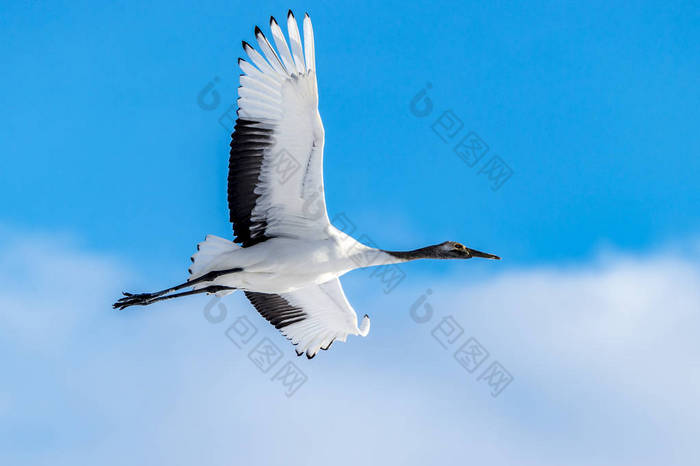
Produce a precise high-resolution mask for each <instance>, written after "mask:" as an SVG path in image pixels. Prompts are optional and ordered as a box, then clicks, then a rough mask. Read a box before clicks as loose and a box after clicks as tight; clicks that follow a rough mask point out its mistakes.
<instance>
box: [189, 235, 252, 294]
mask: <svg viewBox="0 0 700 466" xmlns="http://www.w3.org/2000/svg"><path fill="white" fill-rule="evenodd" d="M237 249H240V246H239V245H237V244H236V243H234V242H233V241H230V240H227V239H225V238H221V237H219V236H215V235H207V236H206V238H204V241H202V242H201V243H199V244H197V252H196V253H194V255H193V256H192V257H191V258H190V259H191V260H192V266H191V267H190V268H189V270H188V272H189V273H190V278H189V280H192V279H195V278H198V277H201V276H202V275H204V274H205V273H207V272H211V271H213V270H218V269H220V268H221V266H222V262H225V261H226V259H230V253H231V252H233V251H236V250H237ZM208 285H211V283H210V282H202V283H198V284H197V285H193V287H192V288H194V289H195V290H196V289H198V288H203V287H205V286H208ZM232 292H233V290H231V291H220V292H219V293H217V296H224V295H227V294H229V293H232Z"/></svg>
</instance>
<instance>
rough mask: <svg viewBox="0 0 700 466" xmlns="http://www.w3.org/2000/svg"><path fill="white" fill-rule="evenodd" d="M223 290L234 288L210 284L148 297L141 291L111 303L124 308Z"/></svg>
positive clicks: (115, 306)
mask: <svg viewBox="0 0 700 466" xmlns="http://www.w3.org/2000/svg"><path fill="white" fill-rule="evenodd" d="M225 290H235V288H232V287H229V286H221V285H211V286H207V287H205V288H200V289H198V290H191V291H183V292H182V293H173V294H169V295H165V296H162V295H158V296H154V297H149V296H150V294H149V293H142V294H137V295H128V296H126V297H124V298H122V299H120V300H119V301H117V302H116V303H114V304H113V305H112V307H113V308H114V309H119V310H122V309H124V308H127V307H129V306H147V305H149V304H153V303H155V302H157V301H164V300H166V299H173V298H181V297H182V296H189V295H193V294H199V293H217V292H219V291H225Z"/></svg>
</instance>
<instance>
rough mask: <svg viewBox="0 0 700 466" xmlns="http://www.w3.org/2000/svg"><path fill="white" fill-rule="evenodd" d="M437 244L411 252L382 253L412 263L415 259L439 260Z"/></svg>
mask: <svg viewBox="0 0 700 466" xmlns="http://www.w3.org/2000/svg"><path fill="white" fill-rule="evenodd" d="M437 246H438V245H437V244H436V245H434V246H426V247H424V248H419V249H413V250H411V251H385V250H384V249H382V251H383V252H385V253H387V254H389V255H390V256H393V257H395V258H397V259H400V260H403V261H413V260H416V259H439V258H440V257H441V256H440V254H439V253H438V252H439V251H438V249H437Z"/></svg>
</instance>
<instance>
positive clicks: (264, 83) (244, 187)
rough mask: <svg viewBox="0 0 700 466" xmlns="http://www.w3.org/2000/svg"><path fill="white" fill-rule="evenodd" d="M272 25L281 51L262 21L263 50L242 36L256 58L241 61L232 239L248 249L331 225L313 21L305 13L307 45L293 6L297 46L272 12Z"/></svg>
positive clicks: (231, 181) (291, 28) (290, 22)
mask: <svg viewBox="0 0 700 466" xmlns="http://www.w3.org/2000/svg"><path fill="white" fill-rule="evenodd" d="M270 28H271V30H272V37H273V39H274V42H275V44H276V45H277V49H278V50H279V55H278V54H277V52H275V50H274V48H273V47H272V45H271V44H270V42H268V40H267V39H266V38H265V36H264V35H263V33H262V31H261V30H260V29H259V28H258V27H256V28H255V37H256V39H257V41H258V46H259V47H260V50H261V51H262V55H261V54H260V53H259V52H258V51H256V50H255V49H254V48H253V47H251V46H250V45H249V44H248V43H246V42H243V49H244V50H245V52H246V54H247V55H248V57H249V59H250V62H252V64H251V63H250V62H248V61H246V60H244V59H239V60H238V64H239V65H240V67H241V70H242V71H243V74H242V75H241V85H240V87H239V89H238V94H239V98H238V120H237V121H236V126H235V129H234V133H233V135H232V141H231V157H230V159H229V175H228V205H229V211H230V219H231V222H232V223H233V230H234V235H235V240H234V241H236V242H237V243H240V244H241V245H243V247H247V246H252V245H253V244H256V243H259V242H261V241H265V240H266V239H268V238H274V237H278V236H283V237H292V238H300V237H304V238H309V239H310V238H318V237H324V235H325V231H326V228H327V227H328V226H329V225H330V222H329V221H328V214H327V213H326V201H325V196H324V192H323V139H324V133H323V124H322V122H321V116H320V115H319V113H318V92H317V86H316V69H315V68H316V65H315V58H314V36H313V31H312V29H311V19H310V18H309V16H308V15H306V16H305V17H304V27H303V29H304V48H303V51H302V43H301V37H300V36H299V29H298V28H297V22H296V20H295V19H294V15H292V12H291V11H290V12H289V13H288V14H287V29H288V33H289V40H290V43H291V51H290V49H289V47H288V46H287V41H286V40H285V37H284V34H283V33H282V30H281V29H280V27H279V25H278V24H277V22H276V21H275V19H274V18H270ZM302 55H303V56H302Z"/></svg>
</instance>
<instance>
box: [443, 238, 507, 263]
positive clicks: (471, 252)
mask: <svg viewBox="0 0 700 466" xmlns="http://www.w3.org/2000/svg"><path fill="white" fill-rule="evenodd" d="M436 248H437V249H438V251H439V254H440V256H441V258H444V259H471V258H472V257H483V258H485V259H496V260H500V259H501V258H500V257H498V256H496V255H493V254H488V253H486V252H481V251H477V250H476V249H469V248H468V247H466V246H464V245H463V244H462V243H458V242H456V241H445V242H444V243H441V244H438V245H437V246H436Z"/></svg>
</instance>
